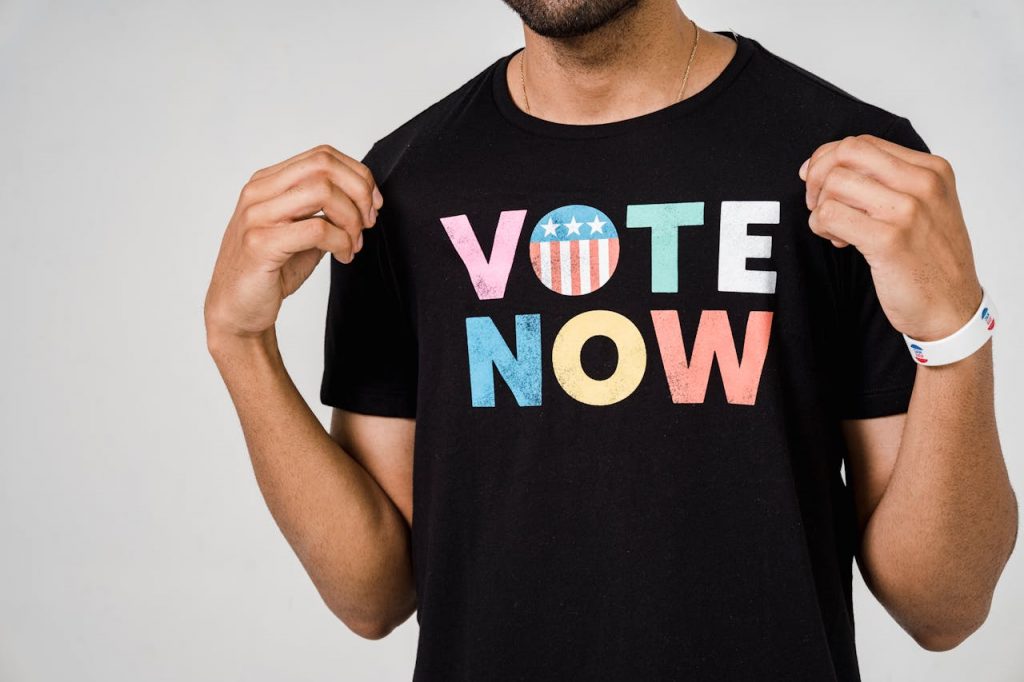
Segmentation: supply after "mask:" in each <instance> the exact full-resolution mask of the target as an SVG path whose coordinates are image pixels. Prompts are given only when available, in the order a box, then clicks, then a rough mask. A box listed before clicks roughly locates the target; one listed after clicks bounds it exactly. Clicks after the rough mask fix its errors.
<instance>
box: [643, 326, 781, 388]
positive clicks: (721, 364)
mask: <svg viewBox="0 0 1024 682" xmlns="http://www.w3.org/2000/svg"><path fill="white" fill-rule="evenodd" d="M651 318H653V320H654V332H655V334H656V335H657V337H658V346H659V348H660V349H661V362H662V364H663V365H664V367H665V377H666V378H667V379H668V388H669V392H670V393H671V394H672V402H673V403H702V402H704V395H705V393H706V392H707V388H708V379H709V377H710V374H711V361H712V360H713V359H714V358H715V357H716V356H717V357H718V369H719V371H720V372H721V374H722V382H723V383H724V384H725V396H726V400H728V401H729V402H730V403H733V404H738V405H753V404H754V399H755V398H756V397H757V386H758V384H759V383H760V381H761V370H762V369H763V367H764V359H765V356H766V355H767V354H768V337H769V336H770V334H771V327H772V313H771V312H770V311H762V310H752V311H751V312H750V314H749V316H748V317H747V332H746V336H745V338H744V341H743V362H742V363H740V361H739V360H738V359H737V357H736V345H735V341H734V340H733V336H732V328H731V327H730V325H729V316H728V314H727V313H726V311H724V310H705V311H703V312H702V313H701V315H700V323H699V324H698V326H697V336H696V338H695V339H694V342H693V355H692V356H691V358H690V361H689V362H687V361H686V347H685V346H684V344H683V333H682V330H681V329H680V327H679V313H678V312H677V311H675V310H652V311H651Z"/></svg>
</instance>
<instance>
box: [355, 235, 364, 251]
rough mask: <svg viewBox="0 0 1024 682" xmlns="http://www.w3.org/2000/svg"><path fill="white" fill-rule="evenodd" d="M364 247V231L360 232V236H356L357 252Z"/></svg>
mask: <svg viewBox="0 0 1024 682" xmlns="http://www.w3.org/2000/svg"><path fill="white" fill-rule="evenodd" d="M362 248H363V233H362V232H360V233H359V236H358V237H356V252H357V253H358V252H359V251H361V250H362Z"/></svg>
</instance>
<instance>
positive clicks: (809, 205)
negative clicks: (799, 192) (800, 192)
mask: <svg viewBox="0 0 1024 682" xmlns="http://www.w3.org/2000/svg"><path fill="white" fill-rule="evenodd" d="M804 201H805V202H806V203H807V208H808V210H811V211H813V210H814V201H813V200H812V197H811V193H810V192H805V193H804Z"/></svg>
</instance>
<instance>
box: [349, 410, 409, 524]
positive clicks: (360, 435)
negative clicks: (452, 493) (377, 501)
mask: <svg viewBox="0 0 1024 682" xmlns="http://www.w3.org/2000/svg"><path fill="white" fill-rule="evenodd" d="M415 430H416V420H415V419H411V418H407V417H384V416H379V415H373V414H360V413H358V412H351V411H349V410H343V409H341V408H338V407H335V408H333V410H332V412H331V429H330V434H331V438H332V439H334V441H335V442H337V443H338V445H340V446H341V448H342V449H343V450H344V451H345V452H346V453H348V454H349V455H351V456H352V458H353V459H355V460H356V461H357V462H358V463H359V464H361V465H362V466H363V468H364V469H366V471H367V472H368V473H369V474H370V476H372V477H373V479H374V480H376V481H377V484H378V485H380V487H381V488H382V489H383V490H384V492H385V494H387V496H388V497H390V498H391V501H392V502H394V504H395V506H396V507H397V508H398V511H399V512H401V514H402V516H403V517H405V521H406V523H408V524H409V526H410V527H411V526H412V463H413V442H414V435H415Z"/></svg>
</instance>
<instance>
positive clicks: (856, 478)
mask: <svg viewBox="0 0 1024 682" xmlns="http://www.w3.org/2000/svg"><path fill="white" fill-rule="evenodd" d="M906 418H907V413H906V412H901V413H898V414H890V415H886V416H882V417H874V418H871V419H844V420H842V421H841V422H840V423H841V425H842V430H843V435H844V437H845V439H846V444H847V459H846V482H847V485H848V486H849V488H850V490H851V492H852V494H853V503H854V508H855V510H856V515H857V527H858V528H859V530H860V534H863V531H864V526H865V525H867V522H868V519H869V518H870V517H871V514H872V512H874V510H875V507H877V506H878V502H879V500H881V499H882V495H883V494H884V493H885V488H886V486H888V485H889V479H890V478H891V477H892V471H893V468H894V467H895V465H896V456H897V453H898V452H899V448H900V441H901V440H902V436H903V424H904V423H905V422H906Z"/></svg>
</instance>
